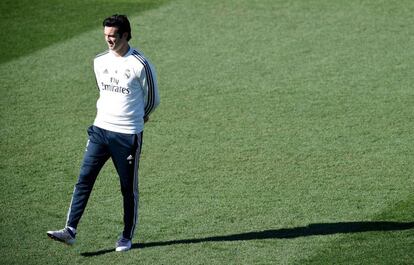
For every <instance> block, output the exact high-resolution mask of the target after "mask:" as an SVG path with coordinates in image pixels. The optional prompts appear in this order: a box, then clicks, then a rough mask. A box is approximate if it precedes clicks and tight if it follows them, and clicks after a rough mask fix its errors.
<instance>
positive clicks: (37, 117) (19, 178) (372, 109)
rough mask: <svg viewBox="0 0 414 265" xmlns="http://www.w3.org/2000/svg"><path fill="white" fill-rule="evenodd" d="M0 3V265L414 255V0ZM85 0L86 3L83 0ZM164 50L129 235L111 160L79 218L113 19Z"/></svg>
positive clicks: (152, 54) (147, 46)
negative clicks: (125, 239)
mask: <svg viewBox="0 0 414 265" xmlns="http://www.w3.org/2000/svg"><path fill="white" fill-rule="evenodd" d="M36 2H39V3H33V1H28V0H14V1H10V0H6V1H2V2H1V3H0V8H1V9H0V10H1V11H0V12H1V18H0V21H1V32H2V36H3V41H2V44H1V49H0V52H1V57H0V77H1V82H2V85H1V93H2V96H1V98H0V102H1V106H0V115H1V116H0V119H1V120H0V121H1V123H0V124H1V127H0V141H1V142H0V144H1V152H0V174H1V181H2V185H1V193H0V194H1V195H0V196H1V197H0V198H1V200H0V204H1V214H0V224H1V227H0V235H1V239H2V240H1V243H0V258H1V263H2V264H100V265H102V264H180V265H181V264H414V193H413V191H414V178H413V177H414V176H413V172H414V163H413V162H414V145H413V143H414V136H413V135H414V134H413V128H414V92H413V85H414V49H413V47H414V24H413V19H412V17H413V16H412V14H413V13H414V2H413V1H408V0H401V1H392V0H390V1H385V0H384V1H380V0H367V1H359V0H350V1H339V0H337V1H336V0H335V1H334V0H332V1H323V0H309V1H300V0H292V1H279V0H225V1H222V0H220V1H219V0H210V1H190V0H171V1H167V0H165V1H148V0H144V1H142V0H139V1H137V0H134V1H132V0H118V1H116V0H111V1H109V0H93V1H80V0H72V1H69V2H66V1H63V0H62V1H58V0H54V1H53V0H45V1H36ZM84 2H87V4H85V3H84ZM113 13H126V14H128V15H129V17H130V19H131V22H132V24H133V32H132V36H133V38H132V40H131V45H132V46H136V47H139V48H140V49H141V50H143V51H144V53H145V54H146V55H147V57H149V58H150V60H151V61H152V62H153V63H154V64H155V66H156V68H157V72H158V76H159V86H160V94H161V105H160V107H159V109H158V110H157V111H156V113H154V115H153V116H152V117H151V122H150V123H148V124H147V127H146V130H145V137H144V148H143V156H142V161H141V169H140V184H139V185H140V187H139V188H140V216H139V228H138V229H137V232H136V237H135V239H134V240H135V241H134V242H135V243H134V245H133V249H132V250H131V251H129V252H127V253H116V252H114V251H113V248H114V244H115V241H116V239H117V236H118V235H119V233H120V232H121V230H122V207H121V194H120V191H119V184H118V178H117V175H116V173H115V170H114V168H113V166H112V163H108V164H107V165H106V167H105V168H104V169H103V171H102V172H101V174H100V176H99V178H98V180H97V183H96V186H95V188H94V192H93V194H92V196H91V198H90V201H89V204H88V207H87V210H86V212H85V214H84V216H83V219H82V220H81V223H80V225H79V227H78V232H79V233H78V236H77V243H76V244H75V245H74V246H73V247H67V246H64V245H62V244H58V243H55V242H53V241H50V240H49V239H48V238H47V237H46V233H45V232H46V231H47V230H50V229H60V228H62V227H63V226H64V224H65V219H66V212H67V207H68V206H69V203H70V198H71V194H72V191H73V185H74V184H75V182H76V178H77V174H78V172H79V166H80V163H81V160H82V155H83V151H84V146H85V143H86V139H87V135H86V128H87V127H88V126H89V125H90V124H91V123H92V122H93V119H94V116H95V102H96V99H97V96H98V93H97V89H96V86H95V84H94V82H95V80H94V76H93V73H92V67H91V66H92V59H93V57H94V56H95V54H97V53H100V52H102V51H103V50H105V49H106V45H105V43H104V41H103V34H102V28H101V21H102V19H103V18H104V17H106V16H108V15H111V14H113Z"/></svg>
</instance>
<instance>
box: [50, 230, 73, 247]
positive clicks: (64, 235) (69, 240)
mask: <svg viewBox="0 0 414 265" xmlns="http://www.w3.org/2000/svg"><path fill="white" fill-rule="evenodd" d="M47 235H48V237H50V238H51V239H54V240H56V241H60V242H63V243H65V244H68V245H73V244H74V243H75V236H76V235H75V234H74V233H73V232H72V231H71V230H70V229H69V228H67V227H66V228H63V229H62V230H58V231H47Z"/></svg>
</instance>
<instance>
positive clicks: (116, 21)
mask: <svg viewBox="0 0 414 265" xmlns="http://www.w3.org/2000/svg"><path fill="white" fill-rule="evenodd" d="M102 25H103V26H104V27H114V28H118V34H119V35H120V36H121V37H122V35H123V34H124V33H125V32H127V33H128V37H127V41H129V40H130V39H131V37H132V36H131V25H130V24H129V20H128V18H127V16H125V15H118V14H115V15H112V16H110V17H107V18H105V19H104V21H103V23H102Z"/></svg>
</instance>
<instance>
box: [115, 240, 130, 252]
mask: <svg viewBox="0 0 414 265" xmlns="http://www.w3.org/2000/svg"><path fill="white" fill-rule="evenodd" d="M131 246H132V243H131V239H128V238H124V237H123V236H121V237H120V238H119V239H118V241H117V242H116V244H115V251H127V250H130V249H131Z"/></svg>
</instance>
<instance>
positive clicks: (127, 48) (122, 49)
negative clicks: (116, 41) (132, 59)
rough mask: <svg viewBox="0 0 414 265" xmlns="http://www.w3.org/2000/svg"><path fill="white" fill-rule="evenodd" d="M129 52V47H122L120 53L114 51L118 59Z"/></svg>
mask: <svg viewBox="0 0 414 265" xmlns="http://www.w3.org/2000/svg"><path fill="white" fill-rule="evenodd" d="M128 51H129V45H125V47H122V48H121V49H119V51H113V52H114V54H115V56H117V57H123V56H124V55H125V54H127V52H128Z"/></svg>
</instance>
